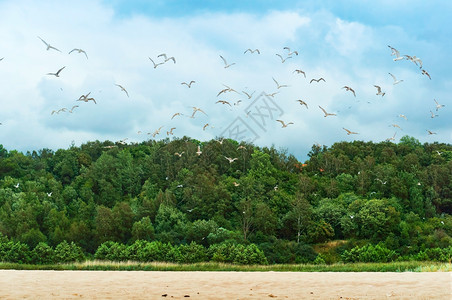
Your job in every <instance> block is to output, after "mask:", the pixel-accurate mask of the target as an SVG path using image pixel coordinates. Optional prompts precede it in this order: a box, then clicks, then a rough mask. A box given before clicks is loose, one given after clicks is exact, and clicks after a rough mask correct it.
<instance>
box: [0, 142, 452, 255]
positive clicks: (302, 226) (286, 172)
mask: <svg viewBox="0 0 452 300" xmlns="http://www.w3.org/2000/svg"><path fill="white" fill-rule="evenodd" d="M198 146H199V148H200V150H201V152H202V153H201V154H200V155H198V154H197V153H196V152H198ZM227 158H231V159H233V158H236V159H235V160H234V161H233V162H229V160H228V159H227ZM451 212H452V146H451V145H449V144H439V143H433V144H428V143H426V144H423V145H422V144H421V143H419V141H417V140H416V139H415V138H412V137H409V136H405V137H403V138H401V139H400V142H399V143H398V144H395V143H392V142H381V143H372V142H361V141H354V142H340V143H336V144H333V145H332V146H331V147H329V148H328V147H326V146H317V145H314V146H313V147H312V150H311V152H310V153H309V160H308V161H306V162H304V163H302V162H299V161H298V160H297V159H296V158H295V157H294V156H292V155H289V154H288V153H287V152H286V151H284V150H277V149H275V148H273V147H272V148H265V147H264V148H261V147H257V146H254V145H252V144H246V143H240V144H239V143H238V142H236V141H234V140H228V139H224V140H221V141H216V140H211V141H207V142H200V141H197V140H194V139H190V138H187V137H184V138H181V139H174V140H172V141H170V140H168V139H167V140H161V141H153V140H150V141H146V142H143V143H140V144H123V143H120V142H117V143H113V142H110V141H105V142H99V141H95V142H88V143H86V144H83V145H81V146H80V147H76V146H71V147H70V148H69V149H59V150H57V151H55V152H54V151H52V150H49V149H41V150H39V151H33V152H27V153H25V154H23V153H21V152H18V151H15V150H11V151H8V150H6V149H4V148H3V147H2V146H1V145H0V233H1V234H3V236H4V237H6V238H7V239H8V241H9V243H21V244H23V245H26V246H27V247H28V249H35V248H36V247H37V246H38V245H41V246H43V245H44V244H45V245H47V246H48V247H50V248H51V249H54V250H56V247H57V246H58V245H60V244H61V243H67V244H68V245H75V246H77V247H79V248H80V249H81V251H82V253H83V254H84V255H85V256H86V257H94V256H95V255H96V253H97V252H98V251H99V249H100V247H101V246H102V245H106V244H105V243H116V244H118V245H123V246H124V247H126V248H127V247H131V246H132V245H134V244H135V243H137V241H140V242H146V243H157V242H159V243H162V244H165V245H171V247H173V248H174V249H176V248H177V247H188V246H189V245H197V246H201V247H203V249H204V250H202V251H201V252H203V253H205V256H204V258H205V259H207V260H212V259H213V258H212V257H213V256H211V255H210V254H209V253H211V252H209V251H210V250H209V249H211V247H213V246H214V245H235V246H237V245H241V246H242V247H245V248H246V247H248V246H250V245H254V246H255V247H256V248H257V249H258V250H259V251H260V250H262V251H263V254H264V257H265V259H266V260H267V261H268V263H295V262H312V261H314V260H315V259H317V258H318V260H321V259H322V260H324V261H325V262H328V263H329V262H334V261H337V260H342V261H347V258H345V256H344V253H349V252H350V251H352V250H353V249H355V248H356V247H358V248H362V247H364V246H366V245H372V246H373V247H376V246H377V245H379V247H384V248H385V249H388V250H389V251H394V253H395V255H396V257H397V258H406V259H413V258H414V256H415V255H418V254H419V253H424V252H425V251H430V250H428V249H435V248H438V249H448V247H449V246H450V245H451V244H452V243H451V241H452V239H451V235H452V218H451V215H450V214H451ZM331 240H345V241H346V242H344V243H340V246H338V247H337V248H335V249H334V253H332V252H328V251H326V252H322V253H321V254H322V255H321V256H319V257H318V253H319V252H320V251H318V248H316V245H318V244H319V243H324V242H328V241H331ZM235 246H234V247H235ZM231 247H232V246H231ZM181 249H182V248H181ZM174 251H175V250H174ZM346 251H348V252H346ZM435 251H436V250H435ZM440 251H443V250H440ZM444 251H446V250H444ZM124 253H126V252H124ZM390 253H392V252H390ZM228 259H229V260H230V259H231V258H228ZM176 261H177V260H176Z"/></svg>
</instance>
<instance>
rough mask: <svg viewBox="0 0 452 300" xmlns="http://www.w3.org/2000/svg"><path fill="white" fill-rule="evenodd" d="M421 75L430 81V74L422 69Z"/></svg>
mask: <svg viewBox="0 0 452 300" xmlns="http://www.w3.org/2000/svg"><path fill="white" fill-rule="evenodd" d="M422 75H426V76H428V78H429V79H430V80H432V77H430V74H429V73H428V72H427V71H425V70H424V69H422Z"/></svg>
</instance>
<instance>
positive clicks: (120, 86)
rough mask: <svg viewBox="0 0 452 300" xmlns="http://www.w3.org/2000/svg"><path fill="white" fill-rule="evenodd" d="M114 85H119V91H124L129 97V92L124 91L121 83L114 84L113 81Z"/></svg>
mask: <svg viewBox="0 0 452 300" xmlns="http://www.w3.org/2000/svg"><path fill="white" fill-rule="evenodd" d="M115 85H116V86H119V88H120V89H121V91H123V92H124V93H126V95H127V97H129V93H128V92H127V91H126V89H125V88H124V87H123V86H122V85H120V84H116V83H115Z"/></svg>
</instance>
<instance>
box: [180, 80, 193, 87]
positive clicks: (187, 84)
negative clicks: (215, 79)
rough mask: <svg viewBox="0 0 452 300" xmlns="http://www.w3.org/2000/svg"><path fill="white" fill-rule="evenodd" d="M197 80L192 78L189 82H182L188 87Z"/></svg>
mask: <svg viewBox="0 0 452 300" xmlns="http://www.w3.org/2000/svg"><path fill="white" fill-rule="evenodd" d="M195 82H196V81H194V80H191V81H190V82H189V83H186V82H182V83H181V84H185V85H186V86H188V88H191V85H192V84H193V83H195Z"/></svg>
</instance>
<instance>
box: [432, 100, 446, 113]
mask: <svg viewBox="0 0 452 300" xmlns="http://www.w3.org/2000/svg"><path fill="white" fill-rule="evenodd" d="M433 101H435V103H436V111H438V109H440V108H441V107H444V106H445V105H444V104H439V103H438V101H436V99H433Z"/></svg>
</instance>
